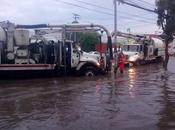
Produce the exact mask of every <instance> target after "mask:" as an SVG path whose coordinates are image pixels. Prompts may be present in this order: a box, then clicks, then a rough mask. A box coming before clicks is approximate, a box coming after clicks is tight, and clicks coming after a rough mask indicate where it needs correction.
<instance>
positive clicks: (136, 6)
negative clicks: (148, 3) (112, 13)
mask: <svg viewBox="0 0 175 130" xmlns="http://www.w3.org/2000/svg"><path fill="white" fill-rule="evenodd" d="M117 1H119V2H121V3H124V4H126V5H129V6H132V7H135V8H138V9H142V10H145V11H148V12H151V13H157V12H156V11H155V10H152V9H148V8H145V7H142V6H139V5H137V4H135V3H133V2H132V1H130V2H131V3H129V2H127V1H125V0H117Z"/></svg>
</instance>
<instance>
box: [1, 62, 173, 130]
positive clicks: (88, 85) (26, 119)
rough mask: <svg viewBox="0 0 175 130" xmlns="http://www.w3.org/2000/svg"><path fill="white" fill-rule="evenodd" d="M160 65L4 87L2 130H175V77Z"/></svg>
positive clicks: (32, 81) (34, 81) (7, 83)
mask: <svg viewBox="0 0 175 130" xmlns="http://www.w3.org/2000/svg"><path fill="white" fill-rule="evenodd" d="M161 71H162V67H161V65H159V64H154V65H146V66H142V67H136V68H128V69H126V71H125V73H124V74H122V75H120V74H118V75H116V76H114V75H112V76H111V75H107V76H104V77H103V76H101V77H95V78H92V79H86V78H82V77H81V78H79V77H78V78H75V77H70V78H67V79H66V82H64V80H62V79H60V78H53V79H35V80H23V81H8V82H6V81H0V84H1V86H0V88H1V89H0V129H2V130H50V129H51V130H82V129H83V130H100V129H102V130H142V129H143V130H144V129H145V130H171V129H172V130H173V129H175V88H174V84H175V80H174V79H175V74H174V73H171V75H169V73H168V75H169V77H167V78H165V79H162V78H161V75H160V72H161Z"/></svg>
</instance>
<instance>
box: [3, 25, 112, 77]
mask: <svg viewBox="0 0 175 130" xmlns="http://www.w3.org/2000/svg"><path fill="white" fill-rule="evenodd" d="M99 29H100V30H103V31H105V32H106V34H107V39H108V50H107V52H106V53H105V54H98V55H97V54H92V53H88V52H84V51H82V50H81V48H80V47H79V46H78V44H77V43H76V42H75V41H71V40H68V39H66V35H68V34H69V33H70V32H87V31H88V32H89V31H97V30H99ZM30 30H33V31H34V34H33V35H30ZM111 59H112V43H111V36H110V33H109V32H108V30H107V29H106V28H105V27H103V26H101V25H93V24H91V25H46V24H40V25H15V24H12V23H9V22H2V23H0V76H2V75H4V74H7V73H13V74H14V73H15V74H16V73H17V72H23V73H24V74H27V73H28V72H36V73H37V74H40V72H41V71H42V72H51V73H53V74H55V75H62V74H64V75H66V74H68V73H72V74H81V75H87V76H90V75H91V76H92V75H96V74H101V73H105V72H107V71H110V69H111Z"/></svg>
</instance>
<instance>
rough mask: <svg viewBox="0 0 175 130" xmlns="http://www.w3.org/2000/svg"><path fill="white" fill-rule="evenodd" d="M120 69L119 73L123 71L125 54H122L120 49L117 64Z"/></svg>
mask: <svg viewBox="0 0 175 130" xmlns="http://www.w3.org/2000/svg"><path fill="white" fill-rule="evenodd" d="M117 67H118V68H119V69H120V73H123V72H124V68H125V55H124V54H123V52H122V51H121V52H120V53H119V55H118V66H117Z"/></svg>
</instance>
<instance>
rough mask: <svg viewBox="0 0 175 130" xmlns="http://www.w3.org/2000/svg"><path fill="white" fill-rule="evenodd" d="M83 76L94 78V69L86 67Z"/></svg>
mask: <svg viewBox="0 0 175 130" xmlns="http://www.w3.org/2000/svg"><path fill="white" fill-rule="evenodd" d="M84 75H85V76H87V77H92V76H95V75H96V70H95V68H94V67H87V68H86V69H85V70H84Z"/></svg>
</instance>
